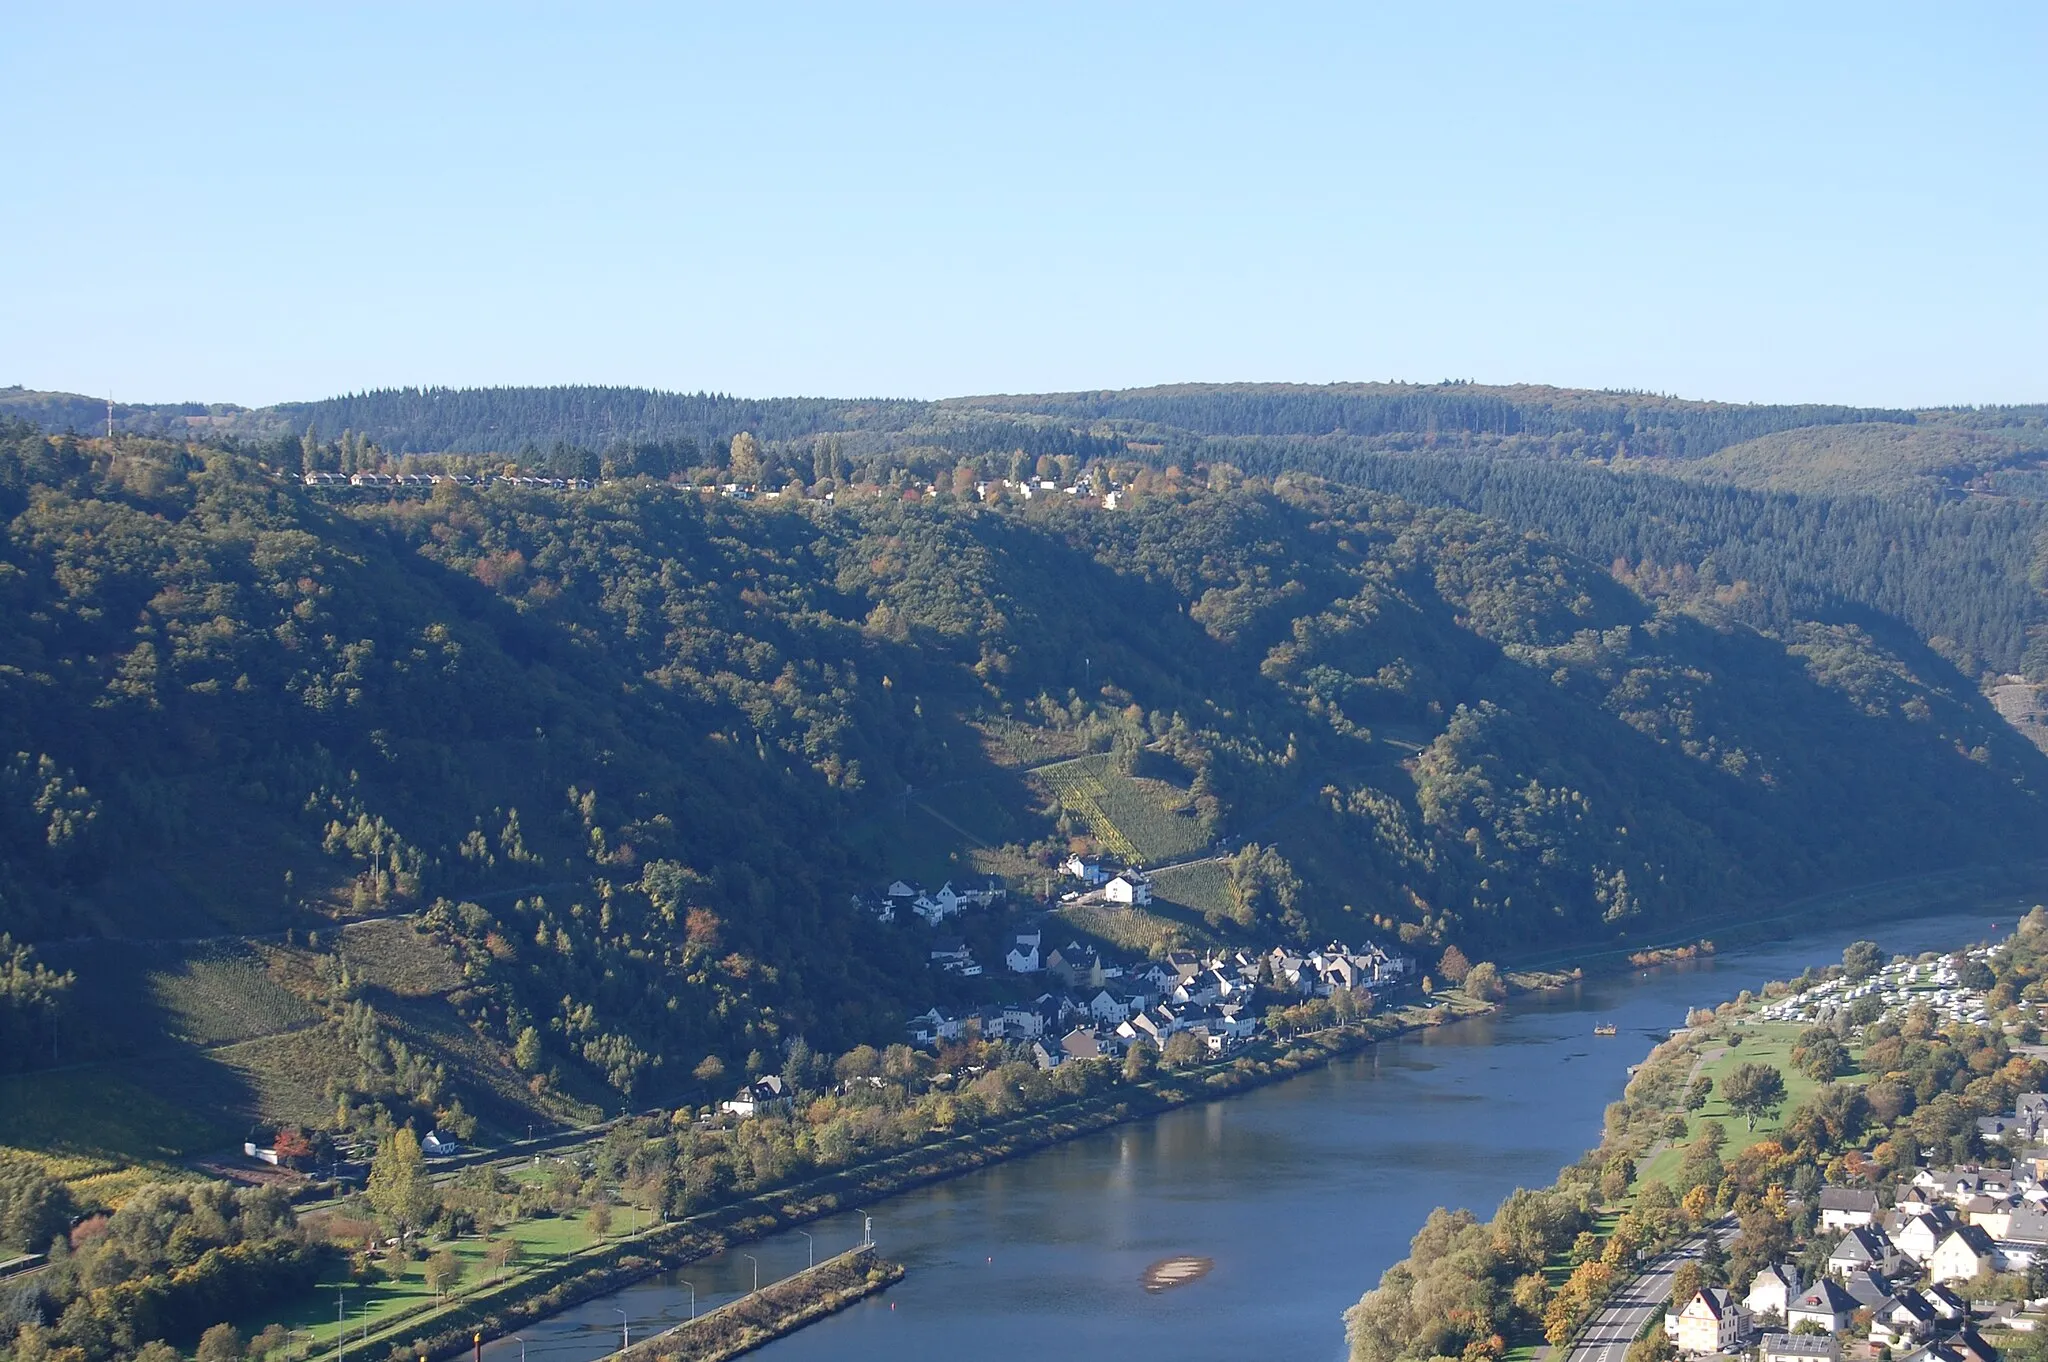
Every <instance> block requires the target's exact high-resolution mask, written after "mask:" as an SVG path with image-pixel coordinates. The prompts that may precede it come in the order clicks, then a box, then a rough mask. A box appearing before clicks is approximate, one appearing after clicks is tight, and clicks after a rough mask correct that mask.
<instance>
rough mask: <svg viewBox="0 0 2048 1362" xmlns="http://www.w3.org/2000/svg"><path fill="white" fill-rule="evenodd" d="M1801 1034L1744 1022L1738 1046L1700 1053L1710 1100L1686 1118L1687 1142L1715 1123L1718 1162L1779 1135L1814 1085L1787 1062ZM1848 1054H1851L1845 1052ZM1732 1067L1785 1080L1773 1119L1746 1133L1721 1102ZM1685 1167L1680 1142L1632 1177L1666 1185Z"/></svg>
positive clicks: (1798, 1025)
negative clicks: (1720, 1141)
mask: <svg viewBox="0 0 2048 1362" xmlns="http://www.w3.org/2000/svg"><path fill="white" fill-rule="evenodd" d="M1805 1029H1806V1023H1804V1022H1755V1023H1751V1022H1745V1023H1742V1025H1741V1030H1740V1034H1741V1036H1742V1044H1740V1045H1738V1046H1734V1047H1732V1048H1731V1047H1728V1046H1724V1045H1716V1046H1715V1047H1713V1048H1712V1049H1710V1050H1708V1051H1707V1052H1706V1053H1707V1054H1708V1055H1709V1056H1710V1057H1709V1058H1708V1059H1707V1061H1706V1063H1705V1064H1704V1065H1702V1066H1701V1068H1700V1070H1699V1072H1700V1073H1701V1074H1704V1075H1705V1076H1706V1077H1708V1078H1711V1079H1713V1080H1714V1094H1713V1096H1711V1097H1709V1098H1708V1099H1707V1104H1706V1106H1704V1107H1702V1108H1701V1109H1700V1110H1698V1111H1694V1112H1687V1113H1686V1126H1687V1138H1688V1139H1690V1138H1691V1136H1692V1135H1693V1134H1694V1133H1695V1132H1697V1131H1698V1130H1699V1128H1700V1123H1701V1122H1703V1121H1719V1122H1720V1123H1721V1125H1722V1127H1723V1128H1724V1129H1726V1130H1727V1132H1728V1144H1727V1146H1726V1147H1725V1148H1723V1149H1722V1151H1721V1157H1722V1159H1723V1160H1732V1159H1733V1158H1734V1157H1735V1156H1736V1155H1737V1154H1740V1153H1741V1152H1742V1151H1743V1150H1745V1149H1747V1148H1749V1147H1750V1146H1751V1145H1753V1144H1755V1143H1756V1142H1757V1141H1759V1140H1766V1139H1769V1138H1771V1137H1772V1136H1774V1135H1776V1134H1777V1133H1778V1132H1779V1131H1780V1130H1782V1129H1784V1126H1785V1120H1786V1118H1787V1117H1789V1116H1790V1115H1791V1114H1792V1111H1793V1109H1794V1108H1795V1107H1797V1106H1798V1105H1799V1104H1800V1103H1801V1102H1803V1101H1805V1100H1806V1099H1807V1097H1809V1096H1810V1095H1812V1093H1813V1092H1814V1090H1815V1089H1817V1088H1818V1087H1820V1084H1818V1083H1816V1082H1814V1081H1813V1079H1811V1078H1809V1077H1808V1076H1807V1075H1806V1074H1804V1073H1802V1072H1801V1071H1800V1070H1799V1067H1798V1066H1797V1065H1795V1064H1793V1062H1792V1046H1793V1043H1794V1042H1796V1041H1797V1040H1798V1039H1799V1033H1800V1032H1801V1031H1804V1030H1805ZM1851 1053H1852V1054H1853V1053H1854V1051H1852V1052H1851ZM1738 1064H1768V1065H1770V1066H1772V1067H1773V1068H1775V1069H1776V1070H1777V1071H1778V1072H1779V1073H1781V1074H1783V1075H1784V1076H1785V1104H1784V1106H1782V1107H1780V1108H1779V1110H1778V1114H1777V1115H1776V1116H1775V1117H1767V1118H1765V1119H1763V1120H1760V1121H1758V1122H1757V1123H1756V1129H1755V1130H1750V1129H1749V1124H1748V1122H1747V1121H1746V1120H1745V1119H1744V1118H1743V1117H1741V1116H1738V1115H1736V1114H1735V1113H1734V1112H1732V1111H1730V1110H1729V1109H1728V1103H1727V1102H1726V1101H1725V1100H1723V1098H1722V1096H1721V1084H1722V1082H1723V1081H1724V1080H1725V1079H1726V1078H1727V1077H1728V1074H1729V1073H1730V1072H1731V1071H1732V1070H1733V1069H1734V1068H1735V1066H1736V1065H1738ZM1837 1081H1838V1082H1846V1083H1860V1082H1862V1081H1863V1076H1862V1075H1861V1074H1848V1075H1844V1076H1843V1077H1842V1078H1841V1079H1838V1080H1837ZM1683 1162H1685V1149H1684V1147H1683V1141H1673V1142H1672V1143H1671V1144H1670V1145H1669V1146H1668V1147H1666V1148H1665V1149H1664V1151H1663V1152H1662V1153H1660V1154H1658V1155H1657V1157H1656V1158H1654V1159H1652V1160H1651V1161H1650V1163H1649V1164H1648V1166H1646V1167H1644V1168H1642V1169H1639V1170H1638V1171H1637V1173H1636V1181H1637V1184H1638V1185H1641V1184H1642V1183H1645V1182H1656V1181H1665V1182H1668V1181H1670V1180H1671V1178H1672V1177H1673V1176H1674V1175H1675V1174H1676V1173H1677V1172H1678V1167H1679V1165H1680V1164H1682V1163H1683Z"/></svg>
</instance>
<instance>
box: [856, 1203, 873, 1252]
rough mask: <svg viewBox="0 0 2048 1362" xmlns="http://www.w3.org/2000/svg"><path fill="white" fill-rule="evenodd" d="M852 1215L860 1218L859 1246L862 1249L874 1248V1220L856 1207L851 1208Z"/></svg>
mask: <svg viewBox="0 0 2048 1362" xmlns="http://www.w3.org/2000/svg"><path fill="white" fill-rule="evenodd" d="M853 1213H854V1214H855V1215H857V1216H859V1217H860V1246H861V1247H862V1248H873V1247H874V1246H875V1218H874V1217H873V1216H871V1215H869V1214H868V1213H867V1212H866V1211H864V1210H862V1209H861V1208H860V1207H858V1206H856V1207H854V1208H853Z"/></svg>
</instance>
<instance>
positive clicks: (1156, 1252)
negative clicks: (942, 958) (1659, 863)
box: [486, 915, 1991, 1362]
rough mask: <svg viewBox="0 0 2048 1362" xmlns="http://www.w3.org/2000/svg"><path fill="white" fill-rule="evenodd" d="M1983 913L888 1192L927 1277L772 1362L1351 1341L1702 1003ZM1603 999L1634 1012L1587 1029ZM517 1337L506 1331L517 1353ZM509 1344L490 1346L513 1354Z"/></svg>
mask: <svg viewBox="0 0 2048 1362" xmlns="http://www.w3.org/2000/svg"><path fill="white" fill-rule="evenodd" d="M1990 934H1991V929H1990V919H1989V918H1988V917H1987V916H1984V915H1967V916H1953V917H1947V918H1940V919H1924V920H1922V921H1919V922H1912V923H1898V924H1892V925H1890V926H1888V927H1882V928H1878V929H1876V930H1866V931H1865V932H1862V933H1856V932H1851V931H1847V930H1839V931H1833V932H1827V933H1816V934H1813V935H1810V936H1807V937H1804V938H1802V939H1799V940H1796V941H1792V942H1787V943H1781V944H1777V945H1772V946H1766V947H1758V948H1753V949H1748V950H1743V951H1738V952H1731V953H1728V954H1724V955H1720V956H1716V957H1710V958H1707V959H1702V960H1695V961H1685V962H1679V963H1677V964H1674V965H1670V966H1664V967H1661V968H1659V969H1655V970H1650V971H1635V972H1632V973H1630V974H1628V975H1625V976H1620V977H1615V978H1603V979H1592V980H1587V981H1585V982H1583V983H1579V984H1575V985H1573V986H1571V987H1569V988H1566V989H1560V990H1557V991H1554V992H1552V993H1548V994H1544V995H1539V996H1537V997H1532V998H1525V999H1519V1000H1517V1001H1516V1003H1515V1004H1514V1005H1513V1007H1512V1008H1510V1009H1509V1010H1508V1011H1507V1012H1506V1013H1504V1014H1502V1015H1500V1016H1497V1017H1489V1018H1482V1019H1476V1020H1474V1021H1469V1022H1459V1023H1454V1024H1452V1025H1448V1026H1444V1027H1440V1028H1436V1029H1434V1030H1430V1031H1426V1032H1421V1033H1417V1034H1416V1035H1413V1036H1409V1037H1404V1038H1402V1039H1400V1040H1398V1041H1392V1042H1388V1043H1387V1044H1384V1045H1381V1046H1378V1047H1375V1048H1374V1049H1373V1050H1370V1051H1367V1052H1365V1053H1362V1054H1359V1055H1354V1056H1351V1057H1348V1058H1346V1059H1343V1060H1340V1061H1337V1062H1335V1063H1332V1064H1330V1065H1327V1066H1325V1067H1323V1068H1321V1069H1318V1070H1316V1071H1314V1072H1312V1073H1308V1074H1304V1075H1302V1076H1301V1077H1299V1078H1296V1079H1294V1080H1292V1081H1290V1082H1287V1083H1283V1084H1279V1085H1276V1086H1273V1087H1269V1088H1262V1089H1259V1090H1257V1091H1256V1092H1253V1093H1249V1094H1247V1095H1245V1096H1242V1097H1238V1098H1234V1099H1231V1100H1229V1101H1224V1102H1215V1103H1209V1104H1206V1105H1204V1106H1200V1107H1194V1108H1187V1109H1183V1110H1181V1111H1177V1112H1173V1113H1171V1114H1169V1115H1167V1116H1164V1117H1160V1118H1158V1119H1156V1120H1153V1121H1149V1122H1145V1123H1142V1124H1138V1125H1132V1126H1123V1127H1119V1128H1116V1129H1114V1130H1109V1131H1104V1132H1101V1133H1100V1134H1097V1135H1094V1136H1090V1137H1088V1138H1086V1139H1082V1140H1076V1141H1072V1142H1070V1143H1067V1144H1064V1145H1059V1146H1055V1147H1054V1148H1051V1149H1048V1150H1044V1151H1042V1152H1040V1153H1038V1154H1034V1155H1032V1156H1030V1157H1029V1158H1026V1159H1021V1160H1017V1161H1014V1162H1012V1163H1007V1164H1001V1165H998V1166H996V1167H993V1168H989V1169H984V1170H983V1171H981V1172H979V1173H974V1174H970V1175H968V1176H966V1177H962V1178H956V1179H954V1180H952V1181H950V1182H945V1183H940V1184H938V1185H936V1186H933V1187H929V1188H924V1189H922V1190H919V1191H916V1192H911V1193H908V1194H906V1195H904V1196H900V1197H896V1198H893V1199H891V1200H887V1201H884V1202H881V1203H879V1204H877V1205H876V1206H873V1207H870V1208H869V1209H870V1210H871V1211H872V1212H873V1213H874V1216H875V1238H876V1241H877V1243H878V1244H879V1245H880V1246H881V1248H882V1251H883V1252H884V1253H886V1254H888V1255H890V1256H891V1257H894V1258H896V1259H898V1260H899V1261H901V1262H903V1263H905V1264H906V1265H907V1266H908V1267H909V1268H910V1275H909V1277H908V1278H907V1279H906V1280H905V1281H904V1282H902V1283H901V1284H900V1285H898V1286H896V1287H894V1288H892V1289H891V1290H890V1291H888V1292H887V1293H885V1294H884V1295H883V1296H880V1297H875V1298H871V1299H869V1300H867V1301H864V1302H862V1303H861V1304H859V1305H857V1306H855V1307H854V1308H853V1309H851V1310H848V1311H846V1312H844V1313H842V1314H840V1315H837V1316H834V1317H833V1318H831V1319H829V1320H826V1321H824V1322H822V1323H819V1324H816V1325H813V1326H811V1327H810V1328H808V1329H805V1330H803V1331H802V1332H800V1333H798V1334H795V1335H793V1336H791V1337H789V1338H786V1339H783V1340H781V1341H780V1342H777V1343H775V1344H772V1345H770V1346H769V1347H768V1348H766V1349H764V1350H763V1351H762V1352H761V1353H759V1354H758V1356H760V1357H762V1358H763V1359H764V1360H765V1362H814V1360H815V1362H823V1360H824V1359H831V1360H832V1362H871V1360H872V1362H885V1360H886V1362H926V1360H929V1362H953V1360H954V1359H958V1358H963V1357H973V1356H982V1355H990V1356H998V1355H1003V1354H1008V1353H1021V1354H1025V1355H1035V1354H1040V1353H1046V1352H1054V1353H1056V1355H1057V1356H1058V1357H1059V1358H1060V1359H1061V1362H1093V1360H1094V1359H1103V1360H1104V1362H1110V1360H1111V1359H1113V1360H1114V1362H1128V1359H1129V1358H1131V1357H1133V1356H1141V1355H1146V1354H1149V1353H1152V1352H1155V1351H1157V1350H1159V1349H1160V1348H1162V1346H1163V1347H1166V1348H1168V1349H1172V1350H1175V1351H1177V1352H1179V1353H1180V1354H1182V1355H1185V1356H1188V1357H1223V1356H1234V1357H1246V1358H1262V1359H1263V1358H1309V1359H1333V1360H1334V1359H1338V1358H1341V1357H1342V1356H1343V1354H1344V1347H1343V1339H1342V1335H1341V1325H1340V1323H1339V1318H1338V1317H1339V1315H1340V1314H1341V1312H1342V1310H1343V1309H1344V1307H1345V1306H1347V1305H1349V1304H1350V1303H1351V1302H1352V1301H1354V1300H1356V1299H1357V1297H1358V1294H1359V1292H1360V1291H1361V1290H1362V1289H1364V1288H1365V1287H1366V1286H1368V1285H1370V1284H1371V1283H1372V1282H1373V1281H1375V1280H1376V1279H1377V1278H1378V1276H1379V1274H1380V1272H1381V1271H1383V1270H1384V1269H1385V1268H1386V1267H1387V1265H1388V1264H1389V1263H1391V1262H1393V1261H1394V1260H1395V1259H1397V1258H1399V1257H1400V1256H1401V1255H1402V1253H1403V1252H1405V1250H1406V1247H1407V1242H1408V1238H1409V1236H1410V1235H1412V1234H1413V1233H1414V1232H1415V1229H1416V1228H1417V1226H1419V1225H1420V1224H1421V1222H1422V1220H1423V1218H1424V1217H1425V1216H1426V1215H1427V1214H1428V1212H1429V1210H1430V1208H1431V1207H1433V1206H1436V1205H1438V1204H1449V1205H1463V1206H1471V1207H1474V1208H1476V1209H1479V1210H1480V1211H1481V1212H1482V1213H1484V1212H1487V1211H1490V1210H1491V1209H1492V1207H1493V1206H1494V1205H1495V1204H1497V1203H1498V1202H1499V1201H1500V1199H1501V1198H1502V1197H1503V1196H1505V1195H1506V1194H1507V1193H1508V1192H1509V1191H1510V1190H1512V1189H1513V1188H1514V1187H1516V1186H1518V1185H1524V1186H1535V1185H1540V1184H1542V1183H1547V1182H1549V1181H1550V1180H1551V1178H1552V1177H1554V1176H1555V1174H1556V1172H1557V1169H1558V1168H1560V1167H1561V1166H1563V1165H1564V1164H1566V1163H1569V1162H1571V1161H1572V1160H1574V1159H1576V1158H1577V1157H1578V1156H1579V1154H1580V1153H1581V1152H1583V1150H1584V1149H1585V1147H1586V1146H1587V1145H1589V1144H1591V1143H1592V1142H1593V1141H1594V1140H1596V1139H1598V1137H1599V1131H1600V1117H1601V1112H1602V1110H1603V1108H1604V1107H1605V1106H1606V1104H1607V1103H1608V1102H1611V1101H1613V1100H1614V1099H1615V1098H1616V1097H1618V1096H1619V1095H1620V1093H1621V1089H1622V1085H1623V1084H1624V1083H1625V1082H1626V1076H1627V1068H1628V1066H1629V1065H1631V1064H1634V1063H1636V1062H1638V1061H1640V1060H1641V1059H1642V1057H1643V1054H1644V1051H1645V1050H1646V1049H1647V1048H1648V1042H1649V1040H1651V1039H1654V1038H1657V1037H1661V1036H1662V1035H1664V1034H1666V1032H1668V1030H1669V1029H1670V1028H1671V1027H1674V1026H1677V1025H1679V1024H1681V1023H1682V1022H1683V1020H1684V1017H1685V1014H1686V1011H1687V1009H1688V1008H1690V1007H1693V1006H1700V1005H1707V1004H1711V1003H1715V1002H1718V1001H1721V1000H1722V999H1725V998H1727V997H1731V996H1733V995H1734V994H1735V993H1737V992H1739V991H1740V990H1742V989H1744V988H1754V987H1756V986H1757V985H1759V984H1761V983H1763V982H1764V981H1766V980H1769V979H1773V978H1781V977H1785V976H1788V975H1792V974H1796V973H1798V972H1799V970H1800V969H1802V968H1804V967H1805V966H1806V965H1807V964H1809V963H1812V962H1814V961H1816V960H1822V959H1826V958H1829V957H1832V956H1834V955H1837V954H1839V952H1840V950H1841V947H1842V946H1843V945H1844V944H1846V943H1847V942H1848V941H1849V940H1850V939H1852V938H1853V937H1854V936H1856V935H1872V936H1875V937H1876V938H1877V939H1878V940H1879V941H1880V942H1881V943H1882V944H1884V945H1885V946H1886V947H1887V948H1888V949H1892V950H1904V951H1916V952H1917V951H1920V950H1926V949H1937V948H1938V949H1949V948H1953V947H1954V946H1957V945H1960V944H1963V943H1965V942H1968V941H1971V940H1976V939H1979V938H1982V937H1985V936H1987V935H1990ZM1595 1021H1602V1022H1613V1023H1615V1024H1616V1026H1617V1027H1618V1028H1619V1031H1620V1034H1619V1035H1617V1036H1615V1037H1612V1038H1606V1037H1602V1038H1598V1039H1596V1038H1594V1037H1593V1035H1592V1027H1593V1024H1594V1022H1595ZM806 1228H807V1229H809V1230H810V1231H811V1232H812V1233H813V1234H815V1235H816V1236H817V1241H818V1253H819V1256H820V1257H822V1256H824V1255H825V1254H826V1253H827V1252H828V1251H836V1249H837V1248H840V1247H846V1246H850V1245H852V1244H854V1243H856V1242H858V1241H859V1239H860V1236H861V1219H860V1217H859V1216H858V1215H854V1214H846V1215H840V1216H834V1217H831V1218H828V1219H826V1220H823V1221H819V1222H817V1223H815V1224H812V1225H808V1226H806ZM743 1251H744V1252H749V1253H753V1254H755V1255H756V1256H757V1257H759V1258H760V1260H761V1273H762V1280H763V1281H764V1282H765V1281H767V1280H769V1278H770V1276H771V1275H773V1276H779V1275H781V1274H782V1273H784V1272H787V1271H790V1270H793V1269H795V1268H798V1267H801V1266H802V1265H803V1263H804V1261H805V1253H806V1249H805V1244H804V1241H803V1239H802V1238H801V1237H799V1236H796V1235H787V1234H786V1235H780V1236H777V1237H775V1238H772V1239H769V1240H766V1241H764V1242H763V1243H761V1244H758V1245H748V1246H746V1247H745V1248H744V1250H743ZM1175 1254H1194V1255H1200V1256H1204V1257H1210V1258H1213V1259H1215V1263H1216V1266H1215V1270H1214V1271H1213V1272H1211V1273H1210V1274H1209V1275H1208V1276H1207V1277H1205V1278H1203V1279H1202V1280H1201V1281H1199V1282H1195V1283H1192V1284H1190V1285H1188V1286H1186V1287H1183V1288H1181V1289H1179V1290H1176V1291H1172V1292H1168V1293H1163V1294H1160V1295H1148V1294H1147V1293H1146V1292H1145V1291H1144V1289H1143V1287H1142V1285H1141V1282H1140V1276H1141V1274H1142V1273H1143V1272H1144V1270H1145V1268H1146V1267H1147V1266H1149V1265H1150V1264H1152V1263H1154V1262H1156V1261H1158V1260H1159V1259H1161V1258H1164V1257H1168V1256H1171V1255H1175ZM750 1272H751V1268H750V1266H749V1265H748V1264H747V1263H746V1262H745V1261H743V1260H742V1259H741V1258H740V1257H739V1256H738V1254H737V1253H731V1254H725V1255H721V1256H720V1257H718V1258H712V1259H706V1260H704V1261H702V1262H698V1263H693V1264H691V1265H689V1267H687V1268H685V1269H683V1270H681V1271H680V1272H677V1273H672V1274H668V1275H667V1276H664V1277H661V1278H655V1279H651V1280H649V1281H647V1282H642V1283H640V1284H638V1285H636V1286H634V1287H630V1288H628V1289H626V1290H624V1291H622V1292H619V1293H617V1294H616V1295H614V1296H613V1297H611V1298H610V1299H607V1300H602V1301H594V1302H591V1303H590V1304H589V1305H586V1306H583V1307H580V1308H579V1309H577V1310H574V1311H571V1312H569V1313H568V1314H566V1315H564V1316H561V1317H558V1318H557V1319H554V1320H550V1321H547V1322H545V1323H543V1324H541V1325H537V1326H535V1327H534V1328H531V1329H529V1330H527V1331H526V1335H527V1337H528V1339H529V1340H531V1343H530V1346H529V1351H530V1352H532V1353H534V1354H535V1355H536V1356H537V1357H539V1358H547V1359H550V1360H551V1362H591V1360H592V1359H595V1358H597V1357H600V1356H602V1355H603V1354H604V1353H606V1352H609V1351H611V1350H612V1349H613V1348H615V1347H616V1346H617V1344H618V1326H619V1316H618V1315H617V1313H615V1311H616V1310H619V1309H624V1310H626V1311H627V1312H628V1314H629V1315H630V1316H631V1318H632V1321H633V1326H632V1327H633V1332H634V1335H635V1336H636V1337H638V1336H641V1335H642V1334H644V1333H645V1332H647V1331H649V1330H651V1329H654V1328H659V1327H664V1324H665V1323H673V1322H675V1321H677V1320H680V1319H682V1318H683V1317H685V1316H686V1315H687V1314H688V1292H687V1291H686V1290H685V1288H683V1287H682V1286H681V1285H680V1282H681V1281H684V1280H687V1281H691V1282H694V1283H695V1284H696V1288H697V1302H698V1308H699V1310H703V1309H708V1308H709V1307H710V1306H712V1305H714V1304H717V1303H718V1302H720V1301H724V1300H730V1299H732V1298H734V1297H735V1296H737V1295H739V1294H740V1293H741V1292H743V1291H745V1289H746V1288H747V1285H748V1282H749V1279H750V1278H749V1274H750ZM508 1346H509V1347H510V1348H511V1349H512V1351H511V1352H510V1353H507V1352H506V1351H505V1350H506V1348H507V1347H508ZM516 1350H517V1345H516V1344H507V1343H502V1342H501V1343H498V1344H494V1345H493V1346H492V1347H491V1348H488V1349H486V1351H487V1352H489V1353H491V1355H492V1362H517V1351H516Z"/></svg>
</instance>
